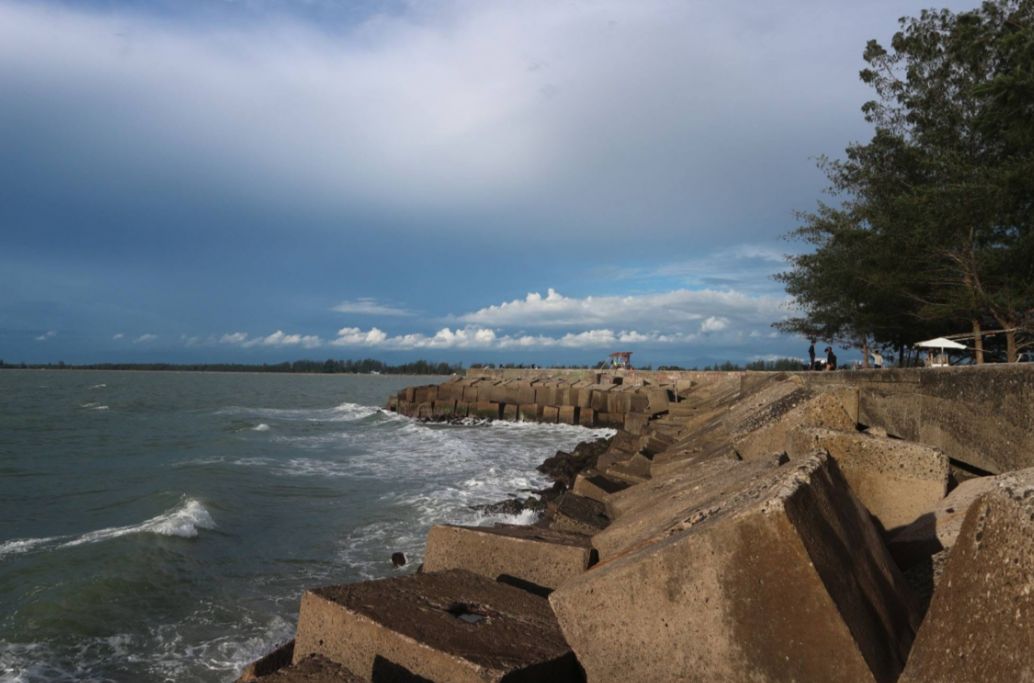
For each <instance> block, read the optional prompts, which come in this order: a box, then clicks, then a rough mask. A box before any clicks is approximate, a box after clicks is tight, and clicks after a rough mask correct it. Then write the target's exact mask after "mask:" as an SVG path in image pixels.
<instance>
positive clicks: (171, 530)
mask: <svg viewBox="0 0 1034 683" xmlns="http://www.w3.org/2000/svg"><path fill="white" fill-rule="evenodd" d="M214 528H215V520H213V519H212V515H211V514H210V513H209V512H208V510H207V509H205V506H204V505H202V504H201V503H200V502H199V501H197V500H194V499H193V498H185V499H184V500H183V502H181V503H180V504H179V505H178V506H176V507H175V508H173V509H171V510H167V511H165V512H163V513H162V514H160V515H157V516H155V517H152V518H151V519H148V520H146V521H144V522H141V523H140V524H130V525H127V526H116V527H108V528H105V529H98V530H96V531H88V532H86V533H84V534H80V535H78V536H72V535H66V536H49V537H46V538H21V539H14V540H11V541H5V542H3V543H0V559H3V558H4V557H7V556H10V555H18V554H22V553H26V552H30V551H39V550H48V549H50V550H53V549H60V548H74V547H75V546H79V545H86V544H88V543H99V542H101V541H109V540H111V539H113V538H119V537H120V536H127V535H129V534H141V533H150V534H158V535H160V536H178V537H180V538H195V537H196V536H197V535H198V533H199V532H198V530H199V529H214Z"/></svg>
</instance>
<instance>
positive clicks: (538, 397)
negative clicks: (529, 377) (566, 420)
mask: <svg viewBox="0 0 1034 683" xmlns="http://www.w3.org/2000/svg"><path fill="white" fill-rule="evenodd" d="M535 403H538V404H539V405H540V406H555V405H556V385H555V384H553V383H552V382H549V383H546V382H543V383H541V384H536V385H535Z"/></svg>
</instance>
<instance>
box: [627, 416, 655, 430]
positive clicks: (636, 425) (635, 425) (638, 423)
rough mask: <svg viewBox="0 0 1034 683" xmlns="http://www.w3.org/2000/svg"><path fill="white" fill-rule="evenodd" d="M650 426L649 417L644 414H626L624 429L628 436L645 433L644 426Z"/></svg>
mask: <svg viewBox="0 0 1034 683" xmlns="http://www.w3.org/2000/svg"><path fill="white" fill-rule="evenodd" d="M648 424H650V416H649V415H647V414H646V413H627V414H626V415H625V423H624V429H625V431H626V432H628V433H629V434H644V433H646V425H648Z"/></svg>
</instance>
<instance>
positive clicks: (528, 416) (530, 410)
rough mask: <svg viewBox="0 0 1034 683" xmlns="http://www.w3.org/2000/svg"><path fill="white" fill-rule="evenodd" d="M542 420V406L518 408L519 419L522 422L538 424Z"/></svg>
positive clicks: (527, 405) (524, 405)
mask: <svg viewBox="0 0 1034 683" xmlns="http://www.w3.org/2000/svg"><path fill="white" fill-rule="evenodd" d="M541 418H542V406H540V405H538V404H536V403H531V404H525V403H522V404H521V405H519V406H517V419H519V420H520V421H521V422H538V421H539V420H540V419H541Z"/></svg>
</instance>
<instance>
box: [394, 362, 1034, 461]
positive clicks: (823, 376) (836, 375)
mask: <svg viewBox="0 0 1034 683" xmlns="http://www.w3.org/2000/svg"><path fill="white" fill-rule="evenodd" d="M787 375H791V376H796V377H799V378H801V379H802V380H803V381H804V383H805V385H806V386H812V387H815V388H819V387H824V386H829V385H842V386H847V387H851V388H853V389H856V390H857V391H858V421H859V422H860V423H862V424H864V425H867V426H871V427H881V428H883V429H885V430H887V432H888V433H889V434H891V435H893V436H897V437H900V438H902V439H908V440H911V441H918V442H920V443H925V444H928V445H931V446H935V447H937V448H940V449H941V450H943V451H944V452H945V453H947V454H948V456H949V457H951V458H953V459H955V460H958V461H961V462H963V463H967V464H969V465H972V466H973V467H976V468H979V469H982V470H986V471H988V472H992V473H996V474H997V473H1001V472H1007V471H1010V470H1014V469H1021V468H1025V467H1034V429H1032V427H1031V425H1034V364H1011V365H1005V364H994V365H983V366H967V367H955V368H906V369H885V370H845V371H838V372H799V373H771V372H732V373H730V372H703V371H681V372H657V371H653V372H651V371H639V370H634V371H621V370H618V371H597V370H579V369H538V370H529V369H521V370H512V369H505V370H471V371H469V372H468V374H467V377H466V378H464V380H463V383H464V384H467V383H470V382H476V381H477V378H479V377H480V378H483V379H482V380H481V381H482V382H483V383H484V384H485V385H496V386H495V387H494V388H493V391H495V392H500V391H502V390H503V386H502V385H505V386H506V388H507V389H509V388H510V387H511V386H512V385H513V384H514V383H517V382H521V383H523V382H545V383H546V386H549V385H554V384H557V385H564V384H570V385H575V384H577V383H584V384H586V385H588V384H591V385H592V387H593V388H594V389H598V390H600V391H598V392H593V393H601V394H602V393H603V390H604V389H606V387H608V386H609V385H611V384H612V383H615V382H620V383H621V384H622V389H621V391H628V390H629V389H630V388H631V387H634V386H652V387H665V388H667V389H670V390H671V392H672V397H673V398H674V394H675V393H678V394H682V395H685V394H686V393H687V392H688V391H689V390H690V389H691V388H692V387H694V386H699V385H706V384H710V383H715V382H718V381H721V380H728V379H729V378H730V377H738V378H739V380H740V386H741V393H743V394H747V393H751V392H752V391H754V390H755V389H756V388H758V387H760V386H762V385H764V384H765V383H766V382H767V381H769V380H772V379H774V378H775V377H777V376H783V377H785V376H787ZM482 388H483V389H484V388H487V387H484V386H483V385H482ZM489 396H490V397H489V398H487V399H486V398H485V397H482V396H480V395H479V397H478V398H477V399H476V400H477V401H482V402H483V401H486V400H487V401H490V402H491V403H485V404H484V405H482V406H481V407H480V409H477V412H478V414H479V415H480V416H485V417H496V415H495V414H494V413H495V411H496V410H499V411H500V412H499V415H498V417H500V418H503V419H505V418H507V417H510V416H509V415H506V414H503V413H502V410H503V409H502V408H501V407H499V405H498V404H499V403H509V402H512V401H510V400H507V398H506V397H504V396H503V395H502V394H500V396H499V397H496V395H495V394H494V393H490V394H489ZM568 397H569V395H568V394H558V395H557V398H556V399H551V400H546V401H542V400H538V398H537V399H536V403H538V405H539V406H557V407H560V406H564V405H569V404H570V403H572V402H573V403H577V401H572V400H571V399H570V398H568ZM575 397H577V392H576V394H575ZM449 398H452V396H451V394H450V395H449ZM456 398H457V399H459V398H460V397H459V396H457V397H456ZM414 399H415V405H412V406H411V410H402V409H400V410H399V412H405V413H406V414H412V415H414V416H416V417H442V416H444V415H445V414H446V413H448V412H449V409H448V405H446V407H445V409H444V410H439V414H437V415H436V414H434V412H435V409H434V408H433V407H432V405H431V403H430V401H433V400H434V398H422V397H420V396H415V397H414V396H410V397H409V398H408V400H409V401H414ZM593 400H595V401H596V403H586V404H585V408H589V409H591V410H586V411H585V414H586V416H590V413H591V415H592V416H593V417H592V419H589V420H583V421H582V422H581V423H582V424H588V425H592V424H597V425H599V424H606V425H608V426H622V423H623V418H624V417H625V414H626V413H627V412H628V407H627V406H625V405H624V404H622V403H615V402H614V401H613V400H611V401H610V404H609V405H604V404H603V403H602V401H601V400H600V397H599V396H593ZM405 401H406V397H404V396H403V395H402V394H401V393H400V396H399V405H400V406H401V405H402V403H404V402H405ZM460 401H461V403H462V399H460ZM519 403H520V401H519ZM583 403H584V402H583ZM651 403H652V405H651V406H650V412H653V411H655V410H656V409H657V408H658V406H656V404H653V402H651ZM421 405H422V406H423V407H421ZM472 405H473V404H472ZM475 412H476V409H475V408H474V407H470V408H469V409H468V412H467V413H463V414H468V413H469V414H471V415H474V414H475ZM511 412H513V411H511ZM643 412H646V411H643ZM481 413H484V414H483V415H481ZM521 414H523V413H522V412H514V416H515V417H514V418H513V419H516V416H518V415H521ZM543 417H544V418H545V419H547V420H549V421H557V416H556V415H555V413H554V412H553V411H552V410H547V411H546V412H545V414H543V412H542V409H541V408H540V410H539V414H538V418H539V419H543ZM564 417H566V418H567V419H564ZM564 417H561V418H560V419H561V420H563V421H571V422H578V419H576V417H575V416H573V415H566V416H564Z"/></svg>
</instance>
